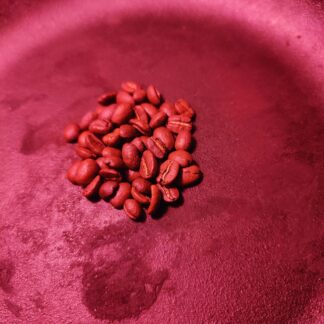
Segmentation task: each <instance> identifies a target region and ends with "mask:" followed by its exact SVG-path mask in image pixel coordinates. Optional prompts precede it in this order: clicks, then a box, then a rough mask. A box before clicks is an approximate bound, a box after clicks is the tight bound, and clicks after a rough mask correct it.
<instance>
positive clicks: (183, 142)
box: [174, 130, 192, 151]
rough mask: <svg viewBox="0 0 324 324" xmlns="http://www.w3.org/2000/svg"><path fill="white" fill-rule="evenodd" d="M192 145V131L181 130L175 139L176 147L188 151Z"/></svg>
mask: <svg viewBox="0 0 324 324" xmlns="http://www.w3.org/2000/svg"><path fill="white" fill-rule="evenodd" d="M191 145H192V135H191V133H190V132H188V131H186V130H183V131H180V132H179V133H178V135H177V138H176V141H175V145H174V146H175V149H176V150H184V151H188V150H189V149H190V147H191Z"/></svg>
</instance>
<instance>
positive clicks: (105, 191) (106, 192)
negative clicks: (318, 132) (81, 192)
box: [99, 181, 119, 200]
mask: <svg viewBox="0 0 324 324" xmlns="http://www.w3.org/2000/svg"><path fill="white" fill-rule="evenodd" d="M118 186H119V183H118V182H117V181H106V182H104V183H103V184H102V185H101V186H100V189H99V196H100V197H101V198H102V199H106V200H107V199H109V198H111V197H112V196H113V195H114V193H115V192H116V190H117V188H118Z"/></svg>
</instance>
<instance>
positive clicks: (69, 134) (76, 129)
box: [63, 123, 80, 143]
mask: <svg viewBox="0 0 324 324" xmlns="http://www.w3.org/2000/svg"><path fill="white" fill-rule="evenodd" d="M79 133H80V126H79V125H78V124H76V123H70V124H68V125H66V127H65V128H64V132H63V135H64V139H65V140H66V141H67V142H70V143H73V142H76V141H77V139H78V137H79Z"/></svg>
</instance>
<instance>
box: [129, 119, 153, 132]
mask: <svg viewBox="0 0 324 324" xmlns="http://www.w3.org/2000/svg"><path fill="white" fill-rule="evenodd" d="M129 122H130V124H131V125H132V126H133V127H134V128H135V129H137V130H138V131H139V132H140V133H141V134H143V135H150V134H151V128H150V126H149V125H148V124H146V123H145V122H143V121H142V120H140V119H137V118H132V119H130V120H129Z"/></svg>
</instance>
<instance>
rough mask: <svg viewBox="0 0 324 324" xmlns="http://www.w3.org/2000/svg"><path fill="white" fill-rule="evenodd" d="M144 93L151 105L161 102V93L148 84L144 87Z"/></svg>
mask: <svg viewBox="0 0 324 324" xmlns="http://www.w3.org/2000/svg"><path fill="white" fill-rule="evenodd" d="M146 95H147V99H148V100H149V101H150V102H151V103H152V104H153V105H156V106H157V105H159V104H160V102H161V94H160V92H159V91H158V90H157V89H156V88H155V87H154V86H153V85H149V86H148V87H147V89H146Z"/></svg>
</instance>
